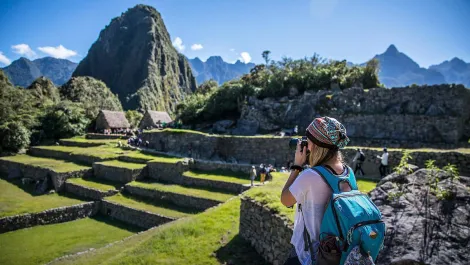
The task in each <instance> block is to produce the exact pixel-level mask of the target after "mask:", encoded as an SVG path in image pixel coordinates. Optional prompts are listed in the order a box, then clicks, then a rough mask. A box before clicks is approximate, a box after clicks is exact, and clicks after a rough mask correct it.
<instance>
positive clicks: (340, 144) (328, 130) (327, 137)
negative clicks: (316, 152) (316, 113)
mask: <svg viewBox="0 0 470 265" xmlns="http://www.w3.org/2000/svg"><path fill="white" fill-rule="evenodd" d="M306 135H307V137H308V138H309V139H310V140H311V141H312V142H314V143H315V144H316V145H318V146H320V147H325V148H328V149H340V148H344V147H345V146H346V145H347V144H348V143H349V138H348V136H347V135H346V128H345V127H344V126H343V125H342V124H341V123H340V122H339V121H337V120H336V119H335V118H330V117H321V118H316V119H314V120H313V122H312V123H311V124H310V125H309V126H308V127H307V131H306Z"/></svg>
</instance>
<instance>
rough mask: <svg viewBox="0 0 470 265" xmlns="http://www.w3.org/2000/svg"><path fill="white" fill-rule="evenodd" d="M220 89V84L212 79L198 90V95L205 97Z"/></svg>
mask: <svg viewBox="0 0 470 265" xmlns="http://www.w3.org/2000/svg"><path fill="white" fill-rule="evenodd" d="M218 87H219V84H217V81H215V80H214V79H210V80H207V81H205V82H204V83H202V84H200V85H199V87H198V88H197V89H196V93H199V94H203V95H206V94H211V93H212V92H214V91H215V90H216V89H217V88H218Z"/></svg>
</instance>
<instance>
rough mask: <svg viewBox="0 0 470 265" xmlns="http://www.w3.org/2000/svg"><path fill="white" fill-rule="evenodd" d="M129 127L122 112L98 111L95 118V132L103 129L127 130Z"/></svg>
mask: <svg viewBox="0 0 470 265" xmlns="http://www.w3.org/2000/svg"><path fill="white" fill-rule="evenodd" d="M129 127H131V126H130V124H129V122H128V121H127V119H126V115H125V114H124V112H122V111H110V110H100V113H99V114H98V117H97V118H96V127H95V128H96V131H102V130H104V129H127V128H129Z"/></svg>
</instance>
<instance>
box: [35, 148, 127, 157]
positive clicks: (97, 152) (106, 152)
mask: <svg viewBox="0 0 470 265" xmlns="http://www.w3.org/2000/svg"><path fill="white" fill-rule="evenodd" d="M35 148H40V149H47V150H55V151H61V152H66V153H72V154H75V155H85V156H90V157H98V158H101V159H113V158H117V157H119V156H120V155H123V154H125V152H124V151H123V150H122V149H120V148H117V147H114V146H112V145H102V146H95V147H78V146H57V145H52V146H38V147H35Z"/></svg>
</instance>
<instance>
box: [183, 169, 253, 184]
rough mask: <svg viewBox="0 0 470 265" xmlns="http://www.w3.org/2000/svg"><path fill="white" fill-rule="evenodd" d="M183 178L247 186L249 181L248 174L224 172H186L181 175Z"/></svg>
mask: <svg viewBox="0 0 470 265" xmlns="http://www.w3.org/2000/svg"><path fill="white" fill-rule="evenodd" d="M183 174H184V175H185V176H188V177H192V178H200V179H210V180H219V181H224V182H232V183H237V184H249V183H250V179H249V178H248V177H249V175H248V174H242V173H233V172H226V171H220V172H219V171H195V170H193V171H186V172H184V173H183Z"/></svg>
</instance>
